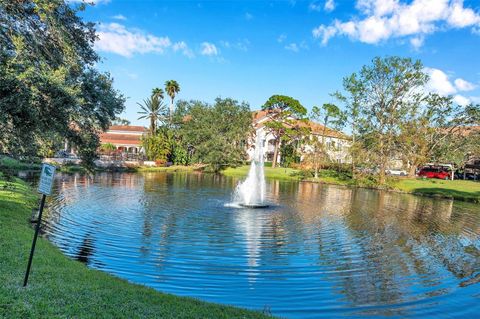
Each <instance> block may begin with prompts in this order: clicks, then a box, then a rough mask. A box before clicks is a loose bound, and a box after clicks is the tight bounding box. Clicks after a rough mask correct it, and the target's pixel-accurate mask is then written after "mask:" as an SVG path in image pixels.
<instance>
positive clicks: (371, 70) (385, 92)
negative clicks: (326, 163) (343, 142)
mask: <svg viewBox="0 0 480 319" xmlns="http://www.w3.org/2000/svg"><path fill="white" fill-rule="evenodd" d="M427 81H428V76H427V75H426V74H425V73H424V72H423V65H422V63H421V62H420V61H415V62H413V61H412V60H411V59H408V58H400V57H387V58H378V57H377V58H375V59H374V60H373V61H372V65H369V66H364V67H363V68H362V69H361V71H360V72H359V73H358V74H357V73H354V74H352V75H351V76H350V77H348V78H346V79H345V80H344V89H345V91H346V92H348V94H349V95H350V97H349V98H345V100H347V99H348V100H349V101H353V102H354V103H355V107H358V114H357V115H356V116H357V121H358V122H357V129H358V131H357V132H358V134H359V136H358V137H359V139H360V140H359V141H358V142H360V143H361V145H362V147H363V148H365V149H367V150H369V152H370V153H369V155H370V159H371V160H372V161H373V163H374V164H375V165H376V166H377V168H378V170H379V180H378V182H379V183H380V184H384V183H385V170H386V169H387V165H388V164H389V162H390V160H391V159H392V158H394V157H396V156H398V155H399V149H398V147H397V143H396V142H397V137H398V136H399V135H400V128H401V123H402V119H404V118H405V117H407V116H408V115H409V114H412V112H413V110H414V109H415V107H416V105H418V104H420V103H422V102H423V101H424V99H425V94H424V93H423V92H424V91H423V89H424V86H425V84H426V83H427ZM356 142H357V141H356Z"/></svg>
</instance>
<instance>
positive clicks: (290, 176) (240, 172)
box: [222, 165, 302, 181]
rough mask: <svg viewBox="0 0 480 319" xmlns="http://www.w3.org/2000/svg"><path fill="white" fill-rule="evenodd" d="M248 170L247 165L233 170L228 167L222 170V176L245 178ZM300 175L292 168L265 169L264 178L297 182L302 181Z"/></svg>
mask: <svg viewBox="0 0 480 319" xmlns="http://www.w3.org/2000/svg"><path fill="white" fill-rule="evenodd" d="M249 168H250V166H248V165H244V166H239V167H235V168H233V167H229V168H227V169H225V170H223V171H222V174H223V175H225V176H233V177H244V176H247V174H248V170H249ZM300 173H301V172H300V171H299V170H296V169H292V168H283V167H277V168H271V167H265V177H266V178H273V179H282V180H293V181H299V180H301V179H302V175H301V174H300Z"/></svg>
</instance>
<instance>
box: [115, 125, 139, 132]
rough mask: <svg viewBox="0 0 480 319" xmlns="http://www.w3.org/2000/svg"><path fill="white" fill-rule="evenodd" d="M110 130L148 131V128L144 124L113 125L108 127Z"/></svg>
mask: <svg viewBox="0 0 480 319" xmlns="http://www.w3.org/2000/svg"><path fill="white" fill-rule="evenodd" d="M108 130H109V131H129V132H146V131H147V128H146V127H144V126H135V125H112V126H110V127H109V128H108Z"/></svg>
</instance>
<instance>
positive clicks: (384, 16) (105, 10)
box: [71, 0, 480, 125]
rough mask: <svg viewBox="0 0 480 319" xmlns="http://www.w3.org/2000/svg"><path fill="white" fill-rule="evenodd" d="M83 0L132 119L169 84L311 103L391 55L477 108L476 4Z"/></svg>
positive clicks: (190, 93) (255, 99)
mask: <svg viewBox="0 0 480 319" xmlns="http://www.w3.org/2000/svg"><path fill="white" fill-rule="evenodd" d="M71 1H72V2H76V1H77V0H71ZM90 1H93V2H94V3H95V4H94V5H93V6H88V7H87V9H86V11H84V12H82V13H81V15H82V16H83V17H84V19H85V20H87V21H93V22H96V23H98V25H97V33H98V36H99V40H98V41H97V43H96V49H97V51H98V52H99V54H100V55H101V56H102V58H103V62H102V63H101V64H99V68H100V69H102V70H105V71H109V72H110V73H111V74H112V75H113V77H114V79H115V87H116V88H117V89H118V90H120V91H121V92H122V93H123V94H124V95H125V96H127V97H128V100H127V103H126V105H127V108H126V112H125V113H124V114H122V117H124V118H128V119H129V120H131V121H132V123H133V124H143V125H147V123H146V122H143V121H138V120H137V118H138V115H137V111H138V110H139V107H138V105H137V104H136V103H137V102H141V101H142V100H143V99H144V98H147V97H148V96H149V95H150V92H151V89H152V88H153V87H157V86H158V87H163V84H164V82H165V81H166V80H170V79H175V80H177V81H178V82H179V83H180V86H181V92H180V94H179V96H178V98H180V99H187V100H190V99H197V100H202V101H206V102H213V100H214V99H215V98H216V97H219V96H220V97H232V98H235V99H237V100H239V101H246V102H248V103H249V104H250V108H251V109H252V110H255V109H259V108H260V107H261V105H262V104H263V103H264V102H265V101H266V100H267V99H268V97H269V96H271V95H273V94H286V95H290V96H293V97H295V98H297V99H298V100H300V102H302V104H303V105H304V106H306V107H307V108H308V109H310V108H311V107H312V106H313V105H321V104H322V103H326V102H333V100H332V98H331V97H330V96H329V94H330V93H332V92H334V91H336V90H340V89H341V87H342V78H343V77H345V76H347V75H349V74H351V73H352V72H356V71H358V70H359V69H360V68H361V66H362V65H365V64H368V63H369V62H370V61H371V60H372V58H374V57H375V56H387V55H399V56H404V57H411V58H414V59H421V60H422V62H423V63H424V65H425V67H426V72H428V73H429V74H430V75H431V78H432V80H431V83H430V85H429V87H430V89H431V90H432V91H436V92H438V93H440V94H444V95H452V96H454V97H455V101H456V102H457V103H459V104H461V105H462V104H466V103H469V102H477V103H480V59H479V58H478V56H480V53H479V51H480V50H479V49H480V1H479V0H471V1H460V0H413V1H406V0H356V1H353V0H352V1H347V0H326V1H324V0H322V1H153V0H151V1H127V0H109V1H108V0H90Z"/></svg>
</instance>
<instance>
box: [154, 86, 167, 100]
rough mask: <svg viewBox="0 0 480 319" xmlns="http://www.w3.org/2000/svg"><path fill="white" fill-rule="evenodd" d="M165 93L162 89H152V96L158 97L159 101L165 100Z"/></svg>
mask: <svg viewBox="0 0 480 319" xmlns="http://www.w3.org/2000/svg"><path fill="white" fill-rule="evenodd" d="M164 95H165V92H164V91H163V90H162V89H161V88H154V89H152V96H156V97H157V98H158V99H159V100H163V98H164Z"/></svg>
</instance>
